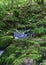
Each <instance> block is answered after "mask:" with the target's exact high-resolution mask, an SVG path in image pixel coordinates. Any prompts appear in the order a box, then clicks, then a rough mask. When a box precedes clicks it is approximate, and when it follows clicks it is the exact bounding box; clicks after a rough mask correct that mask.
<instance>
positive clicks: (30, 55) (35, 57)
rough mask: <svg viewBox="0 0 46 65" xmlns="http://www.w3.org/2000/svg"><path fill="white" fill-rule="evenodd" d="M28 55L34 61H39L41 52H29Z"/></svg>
mask: <svg viewBox="0 0 46 65" xmlns="http://www.w3.org/2000/svg"><path fill="white" fill-rule="evenodd" d="M28 57H29V58H33V59H34V60H36V61H40V60H41V58H42V55H41V54H29V55H28Z"/></svg>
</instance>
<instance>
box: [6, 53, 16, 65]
mask: <svg viewBox="0 0 46 65" xmlns="http://www.w3.org/2000/svg"><path fill="white" fill-rule="evenodd" d="M14 60H15V54H11V55H10V56H9V57H7V58H6V59H5V63H6V65H8V64H12V62H13V61H14Z"/></svg>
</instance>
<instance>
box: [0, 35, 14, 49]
mask: <svg viewBox="0 0 46 65" xmlns="http://www.w3.org/2000/svg"><path fill="white" fill-rule="evenodd" d="M12 39H13V37H12V36H2V37H0V49H4V48H6V47H7V46H8V45H9V44H11V43H12Z"/></svg>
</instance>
